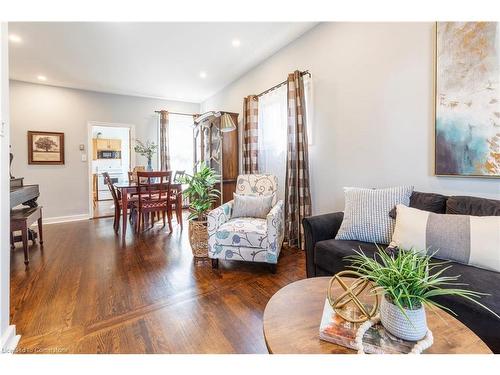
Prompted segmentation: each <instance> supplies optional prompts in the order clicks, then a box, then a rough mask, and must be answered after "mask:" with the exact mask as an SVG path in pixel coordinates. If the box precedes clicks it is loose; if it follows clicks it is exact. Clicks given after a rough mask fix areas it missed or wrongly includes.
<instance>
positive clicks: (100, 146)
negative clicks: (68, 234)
mask: <svg viewBox="0 0 500 375" xmlns="http://www.w3.org/2000/svg"><path fill="white" fill-rule="evenodd" d="M88 134H89V137H88V145H89V146H88V160H89V212H90V217H92V218H94V219H97V218H103V217H110V216H113V215H114V212H115V202H114V201H113V196H112V195H111V192H110V190H109V188H108V186H107V185H106V183H105V182H104V176H103V172H107V173H108V174H109V177H110V179H111V182H113V183H124V182H128V172H129V171H130V170H131V169H132V168H133V167H134V165H135V152H134V148H133V147H132V141H133V140H134V139H135V126H134V125H127V124H115V123H104V122H94V121H91V122H89V123H88Z"/></svg>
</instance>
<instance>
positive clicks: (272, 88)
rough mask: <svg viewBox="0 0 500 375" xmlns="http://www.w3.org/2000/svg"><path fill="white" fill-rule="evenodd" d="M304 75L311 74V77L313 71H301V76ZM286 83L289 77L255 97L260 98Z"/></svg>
mask: <svg viewBox="0 0 500 375" xmlns="http://www.w3.org/2000/svg"><path fill="white" fill-rule="evenodd" d="M304 75H309V77H310V76H311V73H309V70H304V71H303V72H300V76H301V77H302V76H304ZM286 83H288V79H286V80H284V81H283V82H280V83H278V84H277V85H274V86H273V87H271V88H269V89H267V90H266V91H263V92H261V93H260V94H258V95H255V97H257V98H259V97H261V96H262V95H265V94H267V93H268V92H270V91H273V90H275V89H277V88H278V87H281V86H283V85H284V84H286Z"/></svg>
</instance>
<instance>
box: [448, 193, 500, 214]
mask: <svg viewBox="0 0 500 375" xmlns="http://www.w3.org/2000/svg"><path fill="white" fill-rule="evenodd" d="M446 213H447V214H453V215H473V216H500V200H495V199H486V198H477V197H462V196H454V197H449V198H448V200H447V201H446Z"/></svg>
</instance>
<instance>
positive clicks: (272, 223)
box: [207, 174, 284, 272]
mask: <svg viewBox="0 0 500 375" xmlns="http://www.w3.org/2000/svg"><path fill="white" fill-rule="evenodd" d="M277 187H278V180H277V178H276V176H273V175H267V174H247V175H239V176H238V180H237V182H236V193H237V194H242V195H253V196H259V195H273V194H274V198H273V208H272V209H271V211H270V212H269V214H268V215H267V218H266V219H258V218H251V217H248V218H246V217H245V218H243V217H238V218H234V219H231V212H232V208H233V201H229V202H227V203H225V204H223V205H222V206H220V207H218V208H216V209H215V210H212V211H211V212H210V213H209V215H208V223H207V228H208V256H209V257H210V258H212V266H213V267H214V268H217V267H218V261H219V259H225V260H242V261H247V262H264V263H270V264H271V265H272V270H273V272H275V267H276V264H277V263H278V257H279V254H280V250H281V245H282V243H283V236H284V202H283V201H282V200H280V201H277V198H276V194H275V193H276V192H277Z"/></svg>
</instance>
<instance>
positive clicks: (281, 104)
mask: <svg viewBox="0 0 500 375" xmlns="http://www.w3.org/2000/svg"><path fill="white" fill-rule="evenodd" d="M258 123H259V133H258V134H259V136H258V140H259V159H258V165H259V172H260V173H270V174H273V175H275V176H276V177H277V178H278V197H277V198H278V199H285V177H286V147H287V85H283V86H281V87H279V88H277V89H275V90H272V91H270V92H269V93H267V94H265V95H262V96H261V97H259V118H258Z"/></svg>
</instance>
